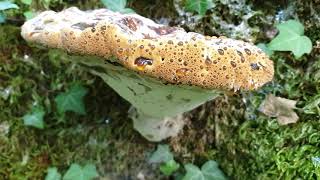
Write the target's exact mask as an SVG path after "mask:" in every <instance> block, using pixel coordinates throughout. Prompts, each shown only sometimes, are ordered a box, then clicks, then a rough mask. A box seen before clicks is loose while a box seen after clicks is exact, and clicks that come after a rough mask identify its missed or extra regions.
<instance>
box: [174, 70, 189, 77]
mask: <svg viewBox="0 0 320 180" xmlns="http://www.w3.org/2000/svg"><path fill="white" fill-rule="evenodd" d="M188 71H189V69H187V68H180V69H177V71H176V74H177V76H178V77H182V76H184V75H186V73H187V72H188Z"/></svg>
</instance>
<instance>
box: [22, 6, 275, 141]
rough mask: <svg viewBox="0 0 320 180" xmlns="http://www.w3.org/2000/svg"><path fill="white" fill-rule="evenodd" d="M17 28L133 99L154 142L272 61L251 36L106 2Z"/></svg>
mask: <svg viewBox="0 0 320 180" xmlns="http://www.w3.org/2000/svg"><path fill="white" fill-rule="evenodd" d="M21 34H22V36H23V37H24V38H25V39H26V40H27V41H29V42H34V43H37V44H41V45H44V46H47V47H51V48H58V49H62V50H65V51H68V52H70V53H71V54H73V55H70V54H67V53H63V52H61V53H62V54H63V56H64V57H65V58H66V59H69V60H72V61H73V62H76V63H80V64H82V65H83V67H85V68H86V69H88V70H89V71H90V72H91V73H93V74H95V75H98V76H100V77H101V78H102V79H103V80H104V81H105V82H106V83H107V84H108V85H109V86H110V87H112V88H113V89H114V90H115V91H116V92H117V93H118V94H120V96H122V97H123V98H125V99H126V100H127V101H129V102H130V103H131V104H132V105H133V107H134V108H132V109H131V110H130V112H129V115H130V117H131V118H132V119H133V122H134V128H135V129H137V130H138V131H139V132H140V133H141V134H142V135H143V136H144V137H146V138H147V139H148V140H151V141H160V140H162V139H165V138H167V137H170V136H175V135H176V134H177V133H178V132H179V130H180V129H181V128H182V127H183V124H184V118H183V116H182V114H183V113H184V112H186V111H189V110H191V109H193V108H195V107H197V106H199V105H200V104H202V103H204V102H206V101H208V100H211V99H214V98H215V97H216V96H217V95H219V93H220V92H221V90H238V89H244V90H251V89H256V88H258V87H260V86H262V85H263V84H265V83H266V82H268V81H271V79H272V77H273V63H272V61H270V60H269V59H268V57H267V56H266V55H265V54H264V53H263V52H262V51H261V50H260V49H258V48H257V47H255V46H254V45H252V44H250V43H246V42H243V41H239V40H233V39H228V38H216V37H206V36H203V35H201V34H198V33H193V32H188V33H187V32H185V31H184V30H183V29H181V28H177V27H168V26H164V25H160V24H156V23H155V22H153V21H152V20H150V19H147V18H144V17H142V16H139V15H136V14H126V15H124V14H120V13H116V12H112V11H109V10H107V9H98V10H93V11H80V10H79V9H78V8H75V7H73V8H69V9H66V10H64V11H62V12H58V13H56V12H53V11H45V12H43V13H41V14H39V15H38V16H36V17H35V18H33V19H31V20H29V21H27V22H26V23H25V24H24V25H23V26H22V33H21ZM128 69H130V70H128ZM190 85H192V86H190Z"/></svg>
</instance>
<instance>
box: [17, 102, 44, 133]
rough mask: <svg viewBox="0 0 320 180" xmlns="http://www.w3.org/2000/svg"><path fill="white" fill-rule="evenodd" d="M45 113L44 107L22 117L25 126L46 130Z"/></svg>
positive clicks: (36, 108)
mask: <svg viewBox="0 0 320 180" xmlns="http://www.w3.org/2000/svg"><path fill="white" fill-rule="evenodd" d="M44 115H45V112H44V110H43V108H42V107H35V108H33V109H32V111H31V112H30V113H29V114H26V115H24V116H23V117H22V119H23V122H24V125H26V126H33V127H36V128H39V129H43V128H44V122H43V117H44Z"/></svg>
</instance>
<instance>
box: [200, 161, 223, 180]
mask: <svg viewBox="0 0 320 180" xmlns="http://www.w3.org/2000/svg"><path fill="white" fill-rule="evenodd" d="M201 172H202V174H203V176H204V178H205V179H206V180H226V177H225V175H224V174H223V172H222V171H221V170H220V169H219V167H218V163H217V162H215V161H212V160H211V161H207V162H206V163H205V164H204V165H202V167H201Z"/></svg>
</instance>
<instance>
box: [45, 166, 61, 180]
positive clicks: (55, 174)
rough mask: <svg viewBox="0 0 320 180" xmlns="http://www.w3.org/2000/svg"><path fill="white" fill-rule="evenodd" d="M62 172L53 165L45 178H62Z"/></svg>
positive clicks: (49, 179)
mask: <svg viewBox="0 0 320 180" xmlns="http://www.w3.org/2000/svg"><path fill="white" fill-rule="evenodd" d="M60 179H61V174H60V173H59V172H58V170H57V168H56V167H51V168H49V169H48V174H47V175H46V178H45V180H60Z"/></svg>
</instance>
